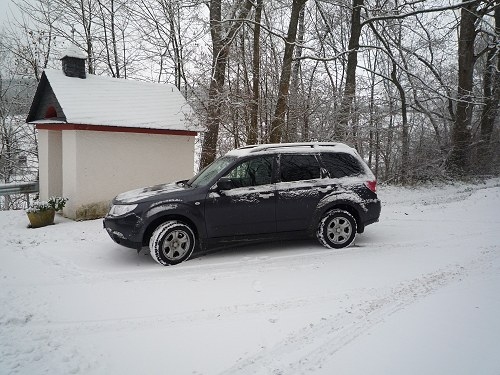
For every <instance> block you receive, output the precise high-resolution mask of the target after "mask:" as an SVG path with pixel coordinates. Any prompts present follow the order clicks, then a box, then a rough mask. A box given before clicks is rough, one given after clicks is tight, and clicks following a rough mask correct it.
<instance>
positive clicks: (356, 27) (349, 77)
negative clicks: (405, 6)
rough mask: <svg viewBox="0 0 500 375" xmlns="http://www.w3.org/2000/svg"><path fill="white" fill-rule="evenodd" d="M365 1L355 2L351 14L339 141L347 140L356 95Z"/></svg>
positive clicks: (338, 132)
mask: <svg viewBox="0 0 500 375" xmlns="http://www.w3.org/2000/svg"><path fill="white" fill-rule="evenodd" d="M363 5H364V0H353V2H352V14H351V35H350V37H349V45H348V49H349V53H348V55H347V69H346V79H345V88H344V94H343V96H342V101H341V103H340V109H339V121H338V124H336V126H335V132H334V134H335V138H336V140H338V141H343V140H345V139H346V135H347V134H346V133H347V124H348V122H349V119H350V117H351V107H352V101H353V99H354V96H355V95H356V67H357V65H358V48H359V38H360V37H361V28H362V25H361V8H362V7H363Z"/></svg>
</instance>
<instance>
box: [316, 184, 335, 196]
mask: <svg viewBox="0 0 500 375" xmlns="http://www.w3.org/2000/svg"><path fill="white" fill-rule="evenodd" d="M332 189H333V188H332V187H331V186H330V185H329V186H325V187H320V188H318V191H319V192H320V193H323V194H324V193H328V192H329V191H331V190H332Z"/></svg>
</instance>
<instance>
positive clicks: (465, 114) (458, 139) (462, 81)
mask: <svg viewBox="0 0 500 375" xmlns="http://www.w3.org/2000/svg"><path fill="white" fill-rule="evenodd" d="M463 1H464V2H465V1H466V0H463ZM479 3H480V1H474V2H473V3H468V4H465V5H464V6H463V7H462V10H461V18H460V32H459V37H458V92H457V110H456V112H455V115H456V117H455V123H454V125H453V129H452V138H451V153H450V156H449V158H448V162H447V169H448V171H449V172H451V173H454V174H457V175H463V174H465V173H466V172H467V171H468V169H469V153H470V143H471V130H470V126H471V122H472V107H473V97H472V89H473V74H474V63H475V56H474V44H475V40H476V35H477V32H476V20H477V15H476V11H477V7H478V6H479Z"/></svg>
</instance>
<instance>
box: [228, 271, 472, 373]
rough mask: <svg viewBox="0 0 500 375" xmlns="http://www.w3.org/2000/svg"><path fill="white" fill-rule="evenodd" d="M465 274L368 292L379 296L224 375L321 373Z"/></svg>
mask: <svg viewBox="0 0 500 375" xmlns="http://www.w3.org/2000/svg"><path fill="white" fill-rule="evenodd" d="M465 273H466V271H465V268H463V267H460V266H455V267H452V268H451V269H449V270H444V271H438V272H435V273H430V274H427V275H424V276H422V277H419V278H417V279H414V280H412V281H410V282H407V283H404V284H400V285H399V286H398V287H396V288H391V289H388V290H385V291H384V292H383V293H380V292H379V291H371V290H368V291H366V294H367V295H373V293H375V294H377V293H379V295H378V296H376V298H371V299H366V300H365V301H362V302H359V303H356V304H353V305H351V306H350V307H349V308H347V309H346V310H345V311H344V312H342V313H338V314H336V315H333V316H329V317H324V318H322V319H321V320H320V321H319V322H314V323H310V324H308V325H306V326H303V327H302V328H300V329H299V330H297V331H295V332H294V333H292V334H290V335H289V336H288V337H286V338H285V339H284V340H282V341H281V342H279V343H278V344H276V345H274V346H272V347H270V348H264V349H263V350H262V351H260V352H259V353H256V354H255V355H252V356H249V357H246V358H243V359H241V360H240V361H239V362H238V363H236V364H235V365H234V366H232V367H231V368H228V369H226V370H225V371H224V372H222V374H227V375H229V374H235V373H238V374H242V375H245V374H273V375H281V374H294V373H300V374H302V373H309V372H313V371H317V370H320V369H321V368H322V366H323V365H324V364H325V362H326V361H327V360H328V359H329V358H331V357H332V356H333V355H334V354H335V353H336V352H337V351H338V350H340V349H341V348H343V347H344V346H346V345H347V344H349V343H350V342H351V341H353V340H355V339H356V338H357V337H359V336H360V335H362V334H363V333H365V332H366V331H368V330H369V329H370V328H372V327H373V326H375V325H377V324H379V323H381V322H383V321H384V319H385V317H386V316H389V315H392V314H394V313H396V312H397V311H399V310H402V309H404V308H405V307H407V306H409V305H411V304H413V303H415V302H417V301H418V300H421V299H423V298H425V297H426V296H427V295H429V294H431V293H433V292H435V291H436V290H438V289H439V288H442V287H443V286H445V285H448V284H450V283H451V282H453V281H455V280H457V279H459V278H461V277H462V276H463V275H464V274H465Z"/></svg>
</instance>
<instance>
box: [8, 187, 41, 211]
mask: <svg viewBox="0 0 500 375" xmlns="http://www.w3.org/2000/svg"><path fill="white" fill-rule="evenodd" d="M39 190H40V188H39V184H38V181H34V182H11V183H8V184H0V196H4V195H7V196H9V195H15V194H24V195H25V196H26V203H27V205H28V206H29V204H30V194H34V193H38V192H39ZM6 199H7V198H6ZM0 209H1V207H0Z"/></svg>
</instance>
